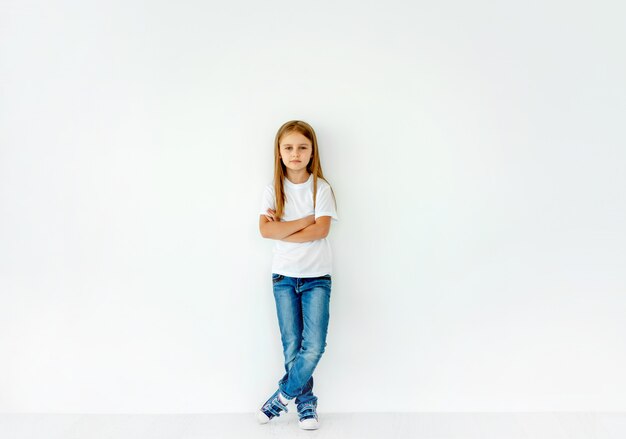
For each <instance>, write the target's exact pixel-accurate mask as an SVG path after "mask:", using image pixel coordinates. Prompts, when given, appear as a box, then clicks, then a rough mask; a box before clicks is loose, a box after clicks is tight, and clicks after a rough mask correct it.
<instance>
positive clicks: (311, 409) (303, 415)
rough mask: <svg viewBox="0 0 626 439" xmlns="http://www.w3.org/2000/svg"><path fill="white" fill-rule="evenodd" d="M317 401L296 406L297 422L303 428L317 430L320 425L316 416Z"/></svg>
mask: <svg viewBox="0 0 626 439" xmlns="http://www.w3.org/2000/svg"><path fill="white" fill-rule="evenodd" d="M316 408H317V403H314V404H311V403H308V404H303V405H301V406H298V418H299V420H298V424H299V425H300V428H301V429H303V430H317V429H318V428H319V426H320V422H319V419H318V418H317V410H316Z"/></svg>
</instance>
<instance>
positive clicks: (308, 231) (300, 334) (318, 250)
mask: <svg viewBox="0 0 626 439" xmlns="http://www.w3.org/2000/svg"><path fill="white" fill-rule="evenodd" d="M260 214H261V216H260V219H259V229H260V231H261V235H262V236H263V237H264V238H270V239H275V240H276V242H275V244H274V260H273V263H272V283H273V289H274V299H275V301H276V312H277V314H278V324H279V327H280V334H281V341H282V345H283V354H284V357H285V372H286V373H285V375H284V376H283V377H282V378H281V379H280V380H279V381H278V389H277V390H276V392H274V394H273V395H272V396H271V397H270V398H269V399H268V400H267V401H266V402H265V403H264V404H263V406H262V407H261V408H260V409H259V411H258V412H257V418H258V420H259V422H261V423H262V424H265V423H267V422H268V421H269V420H270V419H272V418H273V417H275V416H280V414H281V412H282V411H285V412H288V410H287V404H288V403H289V401H290V400H292V399H294V398H295V403H296V406H297V409H298V418H299V425H300V427H301V428H303V429H305V430H314V429H316V428H318V426H319V421H318V417H317V411H316V408H317V397H316V396H315V395H313V371H314V370H315V367H316V366H317V363H318V362H319V361H320V358H321V357H322V354H323V353H324V349H325V347H326V333H327V329H328V320H329V304H330V289H331V282H332V281H331V274H332V254H331V247H330V243H329V242H328V240H327V238H326V237H327V236H328V232H329V231H330V224H331V220H332V221H337V220H338V219H339V218H338V217H337V209H336V204H335V196H334V192H333V190H332V188H331V187H330V185H329V184H328V182H327V181H326V180H325V179H324V176H323V174H322V166H321V164H320V157H319V152H318V148H317V137H316V136H315V131H313V128H312V127H311V126H310V125H309V124H307V123H306V122H303V121H300V120H292V121H289V122H286V123H285V124H283V126H281V127H280V129H279V130H278V132H277V133H276V138H275V140H274V180H273V181H272V182H271V183H270V184H268V185H267V186H266V187H265V192H264V193H263V201H262V205H261V211H260Z"/></svg>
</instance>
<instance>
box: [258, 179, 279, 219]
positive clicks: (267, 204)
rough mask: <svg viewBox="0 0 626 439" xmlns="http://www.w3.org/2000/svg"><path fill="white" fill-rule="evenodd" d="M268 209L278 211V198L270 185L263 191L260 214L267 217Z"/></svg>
mask: <svg viewBox="0 0 626 439" xmlns="http://www.w3.org/2000/svg"><path fill="white" fill-rule="evenodd" d="M267 209H276V198H275V196H274V190H273V188H272V186H270V185H268V186H265V189H264V190H263V197H262V199H261V211H260V212H259V213H260V214H261V215H265V214H266V213H267Z"/></svg>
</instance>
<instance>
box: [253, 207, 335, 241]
mask: <svg viewBox="0 0 626 439" xmlns="http://www.w3.org/2000/svg"><path fill="white" fill-rule="evenodd" d="M259 230H260V231H261V236H263V237H264V238H270V239H280V240H281V241H287V242H308V241H315V240H317V239H323V238H326V236H328V232H329V231H330V217H329V216H321V217H319V218H318V219H317V220H315V215H309V216H306V217H304V218H300V219H298V220H294V221H277V220H276V219H275V217H274V211H273V210H271V209H268V214H267V215H261V216H260V218H259Z"/></svg>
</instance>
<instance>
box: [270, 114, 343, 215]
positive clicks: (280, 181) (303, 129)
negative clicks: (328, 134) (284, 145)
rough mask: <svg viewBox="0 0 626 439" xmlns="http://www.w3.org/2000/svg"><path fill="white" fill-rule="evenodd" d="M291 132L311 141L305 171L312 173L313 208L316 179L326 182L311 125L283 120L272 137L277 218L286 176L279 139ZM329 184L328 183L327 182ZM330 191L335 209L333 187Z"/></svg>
mask: <svg viewBox="0 0 626 439" xmlns="http://www.w3.org/2000/svg"><path fill="white" fill-rule="evenodd" d="M293 132H297V133H300V134H302V135H303V136H304V137H306V138H307V139H309V140H310V141H311V147H312V152H311V160H309V163H308V164H307V167H306V169H307V171H308V172H309V173H311V174H312V175H313V208H314V209H315V201H316V199H317V179H318V178H321V179H322V180H324V181H325V182H326V183H328V181H327V180H326V179H325V178H324V174H323V173H322V164H321V163H320V156H319V153H318V148H317V136H316V135H315V131H314V130H313V127H312V126H311V125H309V124H308V123H306V122H304V121H301V120H290V121H289V122H285V123H284V124H283V125H282V126H281V127H280V128H279V129H278V132H277V133H276V138H275V139H274V194H275V195H276V213H275V216H276V218H278V219H281V218H282V217H283V213H284V210H285V202H286V201H287V200H286V196H285V187H284V178H285V176H286V171H285V169H286V167H285V164H284V163H283V161H282V160H281V158H280V139H281V138H282V137H283V136H284V135H285V134H291V133H293ZM329 186H330V184H329ZM330 191H331V193H332V194H333V201H334V202H335V209H336V208H337V201H336V200H334V198H335V192H334V191H333V188H332V187H331V188H330Z"/></svg>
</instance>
